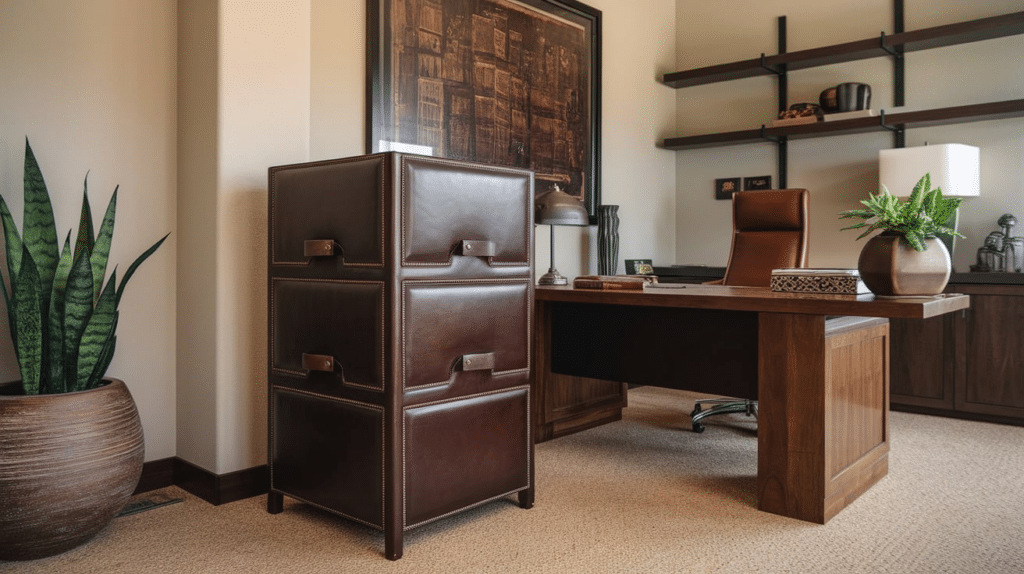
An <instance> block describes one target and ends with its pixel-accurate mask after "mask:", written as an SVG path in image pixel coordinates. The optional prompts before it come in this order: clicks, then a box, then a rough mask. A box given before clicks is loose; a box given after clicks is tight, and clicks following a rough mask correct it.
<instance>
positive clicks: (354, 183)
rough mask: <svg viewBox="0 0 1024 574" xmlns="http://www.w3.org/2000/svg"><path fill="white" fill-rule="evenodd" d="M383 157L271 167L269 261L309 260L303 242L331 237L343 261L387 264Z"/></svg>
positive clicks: (292, 262)
mask: <svg viewBox="0 0 1024 574" xmlns="http://www.w3.org/2000/svg"><path fill="white" fill-rule="evenodd" d="M384 162H385V156H382V155H376V156H367V157H361V158H354V159H344V160H332V161H324V162H318V163H306V164H300V165H292V166H281V167H275V168H271V169H270V184H269V186H270V233H271V238H270V247H271V250H272V251H271V254H270V262H271V264H272V265H278V264H298V265H306V264H308V263H309V262H310V261H311V259H310V257H307V256H306V255H305V254H304V242H305V241H307V240H332V241H334V242H335V243H336V244H337V247H336V248H335V254H336V256H337V257H338V258H340V259H343V260H344V263H345V265H352V266H367V267H383V266H384V235H383V229H384V209H383V203H384V199H383V198H384V189H383V183H382V182H383V179H382V178H383V174H384V172H385V164H384ZM318 259H319V258H318ZM325 259H326V258H325ZM331 260H332V261H334V259H333V258H331Z"/></svg>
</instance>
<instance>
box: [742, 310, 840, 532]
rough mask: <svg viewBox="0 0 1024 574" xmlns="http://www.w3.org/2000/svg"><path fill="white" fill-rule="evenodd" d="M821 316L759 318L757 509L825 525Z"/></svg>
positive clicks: (823, 345) (767, 316) (763, 314)
mask: <svg viewBox="0 0 1024 574" xmlns="http://www.w3.org/2000/svg"><path fill="white" fill-rule="evenodd" d="M825 353H826V352H825V318H824V317H823V316H820V315H795V314H783V313H761V314H760V316H759V319H758V425H757V427H758V428H757V493H758V508H759V509H761V510H763V511H765V512H772V513H774V514H781V515H783V516H789V517H791V518H797V519H800V520H807V521H810V522H817V523H819V524H823V523H824V500H825V481H824V474H825V473H824V468H825V448H824V440H825V433H824V427H825V408H824V407H825V389H824V385H823V380H822V379H823V374H824V372H825Z"/></svg>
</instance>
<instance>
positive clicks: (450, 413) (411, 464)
mask: <svg viewBox="0 0 1024 574" xmlns="http://www.w3.org/2000/svg"><path fill="white" fill-rule="evenodd" d="M529 413H530V393H529V389H528V387H520V388H516V389H510V390H508V391H502V392H498V393H490V394H485V395H478V396H475V397H470V398H465V399H459V400H451V401H445V402H441V403H435V404H430V405H424V406H420V407H414V408H409V409H406V411H405V417H404V418H405V437H404V438H405V441H404V443H405V451H404V466H405V484H406V497H405V499H406V509H405V526H406V528H411V527H413V526H416V525H419V524H421V523H423V522H425V521H428V520H432V519H435V518H439V517H442V516H445V515H447V514H450V513H452V512H456V511H459V510H462V509H464V508H467V507H469V506H473V505H475V504H478V503H481V502H486V501H488V500H491V499H494V498H497V497H500V496H504V495H506V494H510V493H512V492H515V491H517V490H522V489H523V488H526V487H528V486H530V472H529V468H530V460H529V457H530V448H529V444H530V440H531V439H530V434H529V425H528V424H527V421H528V420H529Z"/></svg>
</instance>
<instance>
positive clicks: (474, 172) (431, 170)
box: [401, 156, 533, 266]
mask: <svg viewBox="0 0 1024 574" xmlns="http://www.w3.org/2000/svg"><path fill="white" fill-rule="evenodd" d="M401 174H402V196H403V209H402V254H403V259H402V264H403V265H429V266H436V265H448V264H450V263H451V260H452V258H453V257H456V256H459V254H462V255H464V256H472V253H473V252H464V251H463V249H462V247H461V245H462V242H463V241H466V240H471V241H478V242H481V243H484V244H487V245H488V246H489V249H488V248H485V250H487V252H489V253H491V255H487V254H486V253H485V254H484V255H483V258H484V259H485V260H486V261H487V262H488V264H490V265H495V266H498V265H528V264H529V261H530V255H531V254H532V251H533V247H532V244H531V241H532V237H533V234H532V231H533V174H532V173H530V172H528V171H524V170H517V169H511V168H500V167H495V166H484V165H475V164H465V163H455V162H450V161H445V160H440V159H436V158H423V157H412V156H403V157H402V165H401Z"/></svg>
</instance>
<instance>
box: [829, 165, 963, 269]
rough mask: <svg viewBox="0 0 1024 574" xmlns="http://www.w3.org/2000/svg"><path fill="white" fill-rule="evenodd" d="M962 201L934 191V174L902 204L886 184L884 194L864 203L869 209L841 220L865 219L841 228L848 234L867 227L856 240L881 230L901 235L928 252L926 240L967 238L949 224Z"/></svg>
mask: <svg viewBox="0 0 1024 574" xmlns="http://www.w3.org/2000/svg"><path fill="white" fill-rule="evenodd" d="M962 201H963V198H962V197H947V198H944V197H942V190H941V189H940V188H938V187H936V188H935V189H932V179H931V175H930V174H927V173H926V174H924V177H922V178H921V179H920V180H919V181H918V182H917V185H915V186H914V190H913V191H912V192H911V194H910V198H909V199H907V201H900V200H899V198H898V197H896V196H895V195H892V194H890V193H889V190H888V189H886V187H885V186H884V185H883V186H882V193H879V194H878V195H869V197H868V199H865V200H861V204H863V205H864V207H866V208H867V209H850V210H847V211H843V212H841V213H840V214H839V218H840V219H858V218H859V219H863V220H864V221H861V222H860V223H858V224H856V225H851V226H849V227H844V228H843V229H842V230H843V231H846V230H847V229H861V228H864V227H867V229H866V230H865V231H864V232H863V233H861V234H860V236H859V237H857V239H861V238H864V237H866V236H868V235H870V234H871V233H872V232H873V231H875V230H878V229H881V230H883V231H886V232H890V233H894V234H897V235H902V236H903V237H904V238H905V239H906V240H907V243H909V244H910V245H911V246H912V247H913V248H914V249H916V250H918V251H924V250H926V249H928V246H927V245H926V244H925V242H924V240H925V239H928V238H930V237H937V236H956V237H964V236H963V235H961V234H960V233H957V231H956V230H954V229H952V228H951V227H949V226H948V225H947V222H948V221H949V220H950V217H952V215H953V213H955V212H956V210H957V208H958V207H960V203H961V202H962Z"/></svg>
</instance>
